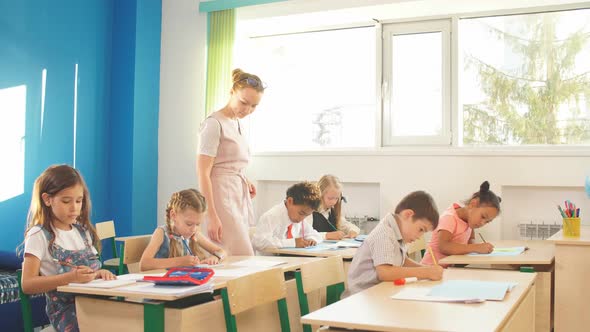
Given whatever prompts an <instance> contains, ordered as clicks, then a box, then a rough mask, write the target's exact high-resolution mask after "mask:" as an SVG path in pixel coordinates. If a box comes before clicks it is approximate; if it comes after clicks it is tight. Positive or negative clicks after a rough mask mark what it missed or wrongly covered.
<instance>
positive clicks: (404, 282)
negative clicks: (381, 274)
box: [393, 277, 418, 286]
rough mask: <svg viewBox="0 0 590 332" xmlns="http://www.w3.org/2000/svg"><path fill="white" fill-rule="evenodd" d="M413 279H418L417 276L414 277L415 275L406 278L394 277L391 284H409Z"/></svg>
mask: <svg viewBox="0 0 590 332" xmlns="http://www.w3.org/2000/svg"><path fill="white" fill-rule="evenodd" d="M414 281H418V278H416V277H408V278H401V279H396V280H394V281H393V284H394V285H396V286H402V285H405V284H409V283H411V282H414Z"/></svg>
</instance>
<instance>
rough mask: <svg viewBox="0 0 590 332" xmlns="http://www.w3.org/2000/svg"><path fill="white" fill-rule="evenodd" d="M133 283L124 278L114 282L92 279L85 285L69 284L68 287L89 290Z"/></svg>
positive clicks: (133, 281)
mask: <svg viewBox="0 0 590 332" xmlns="http://www.w3.org/2000/svg"><path fill="white" fill-rule="evenodd" d="M134 283H135V280H132V279H125V278H122V279H115V280H104V279H94V280H92V281H90V282H87V283H78V282H70V283H69V284H68V286H72V287H89V288H115V287H121V286H125V285H129V284H134Z"/></svg>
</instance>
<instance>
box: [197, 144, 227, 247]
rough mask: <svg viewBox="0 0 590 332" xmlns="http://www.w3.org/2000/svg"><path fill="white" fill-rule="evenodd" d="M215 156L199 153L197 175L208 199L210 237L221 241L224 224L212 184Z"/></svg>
mask: <svg viewBox="0 0 590 332" xmlns="http://www.w3.org/2000/svg"><path fill="white" fill-rule="evenodd" d="M214 162H215V157H211V156H207V155H203V154H199V155H198V156H197V177H198V179H199V187H200V189H201V194H203V196H205V200H206V201H207V217H208V223H207V233H208V235H209V238H210V239H211V240H213V241H216V242H221V236H222V225H221V220H220V219H219V216H218V215H217V211H216V210H215V203H214V201H213V190H215V189H214V188H213V185H212V184H211V169H212V168H213V163H214Z"/></svg>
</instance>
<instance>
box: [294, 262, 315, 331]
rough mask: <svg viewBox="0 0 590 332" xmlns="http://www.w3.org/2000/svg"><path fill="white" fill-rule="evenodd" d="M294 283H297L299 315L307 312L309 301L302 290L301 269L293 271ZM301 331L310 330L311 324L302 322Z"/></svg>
mask: <svg viewBox="0 0 590 332" xmlns="http://www.w3.org/2000/svg"><path fill="white" fill-rule="evenodd" d="M295 283H296V284H297V297H298V298H299V311H300V312H301V317H303V316H305V315H307V314H308V313H309V302H308V301H307V294H305V292H304V291H303V280H302V279H301V271H295ZM303 332H312V331H311V325H309V324H303Z"/></svg>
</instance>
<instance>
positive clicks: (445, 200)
mask: <svg viewBox="0 0 590 332" xmlns="http://www.w3.org/2000/svg"><path fill="white" fill-rule="evenodd" d="M324 173H331V174H335V175H337V176H338V177H339V178H340V179H341V180H342V181H343V182H361V183H363V182H378V183H380V187H379V188H380V193H381V196H380V202H379V206H380V214H381V216H383V215H384V214H385V213H387V212H389V211H391V209H392V208H393V207H394V206H395V204H397V202H398V201H399V200H400V199H401V198H402V197H403V196H404V195H405V194H407V193H409V192H411V191H414V190H426V191H427V192H429V193H431V194H432V195H433V197H434V198H435V200H436V203H437V205H438V208H439V210H440V211H442V210H444V209H445V208H446V207H448V206H449V205H450V204H451V203H453V202H455V201H459V200H463V199H466V198H469V196H470V195H471V194H472V193H473V192H475V191H477V190H478V189H479V185H480V184H481V182H482V181H483V180H488V181H490V183H491V186H492V190H494V191H495V192H496V193H497V194H498V195H500V196H502V194H503V193H502V187H505V186H523V187H543V186H547V187H574V188H572V190H573V191H578V192H579V190H580V188H581V187H582V186H583V184H584V178H585V176H586V174H590V157H588V156H587V153H586V156H584V157H576V156H497V155H487V156H486V155H428V154H426V153H425V154H423V155H403V154H397V155H396V154H393V153H392V154H385V153H382V154H379V153H375V154H365V155H353V154H349V155H330V156H320V155H304V154H299V155H292V156H288V155H280V156H278V155H277V156H255V157H254V160H253V163H252V165H251V167H250V168H249V170H248V174H249V177H250V178H251V179H257V180H258V181H261V180H263V181H301V180H306V179H311V180H313V179H317V178H319V176H321V175H322V174H324ZM576 187H577V188H576ZM576 195H577V194H576ZM569 198H570V197H564V198H563V199H561V201H563V200H565V199H569ZM586 199H587V198H586ZM557 203H558V202H556V204H557ZM562 204H563V203H562ZM530 205H531V204H527V206H530ZM532 205H533V206H534V204H532ZM555 213H557V212H555ZM506 214H507V215H510V213H508V212H507V211H506ZM512 222H513V221H508V220H506V221H504V220H503V218H502V217H499V218H497V219H496V220H495V221H494V222H493V223H491V224H490V225H488V226H486V227H485V228H484V229H482V233H483V235H484V236H485V237H486V239H487V238H489V239H500V238H501V237H502V224H503V223H507V225H511V224H512Z"/></svg>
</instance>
